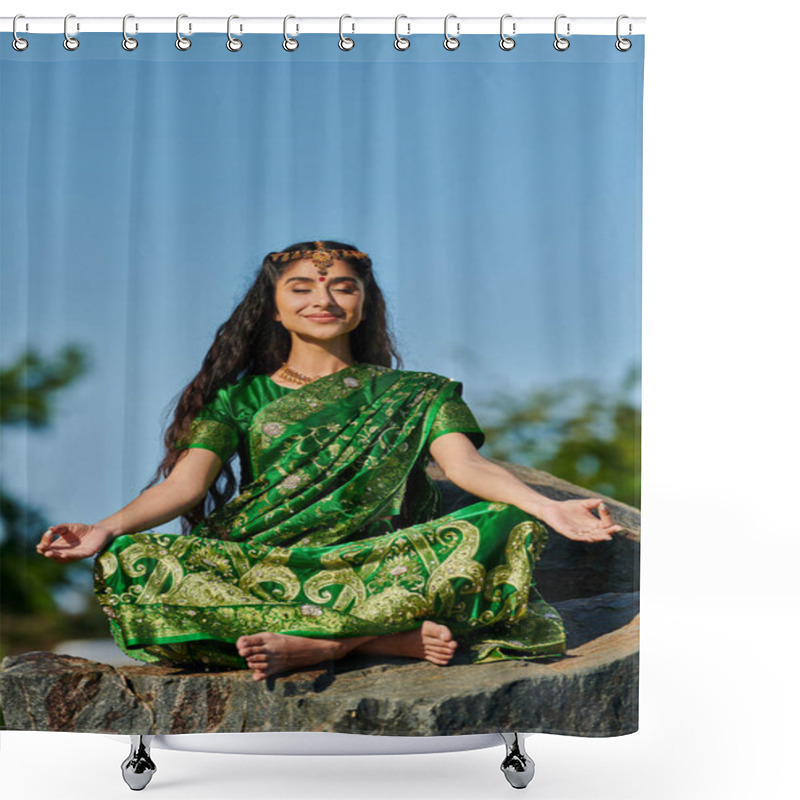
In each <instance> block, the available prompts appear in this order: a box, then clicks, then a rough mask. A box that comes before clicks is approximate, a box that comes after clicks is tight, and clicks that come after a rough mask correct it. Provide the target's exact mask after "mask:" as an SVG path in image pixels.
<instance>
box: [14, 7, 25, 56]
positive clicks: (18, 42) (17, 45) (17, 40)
mask: <svg viewBox="0 0 800 800" xmlns="http://www.w3.org/2000/svg"><path fill="white" fill-rule="evenodd" d="M18 19H27V18H26V16H25V15H24V14H17V15H16V16H15V17H14V21H13V22H12V23H11V32H12V33H13V34H14V39H13V40H12V42H11V46H12V47H13V48H14V49H15V50H19V51H22V50H25V48H27V46H28V40H27V39H23V38H22V37H21V36H17V20H18Z"/></svg>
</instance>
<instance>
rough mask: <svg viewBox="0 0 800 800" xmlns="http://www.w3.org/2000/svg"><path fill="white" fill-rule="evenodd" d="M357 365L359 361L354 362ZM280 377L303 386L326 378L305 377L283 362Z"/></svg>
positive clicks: (318, 376)
mask: <svg viewBox="0 0 800 800" xmlns="http://www.w3.org/2000/svg"><path fill="white" fill-rule="evenodd" d="M357 363H358V362H357V361H354V362H353V364H357ZM344 369H347V367H344ZM336 371H337V372H340V371H341V370H336ZM331 374H333V373H331ZM278 375H280V376H281V377H282V378H285V379H286V380H287V381H290V382H291V383H299V384H301V385H303V386H304V385H305V384H307V383H311V382H312V381H315V380H317V378H323V377H325V376H324V375H314V376H313V377H311V376H309V375H303V373H302V372H297V370H294V369H292V368H291V367H289V366H287V364H286V362H285V361H284V362H283V364H281V368H280V369H279V370H278Z"/></svg>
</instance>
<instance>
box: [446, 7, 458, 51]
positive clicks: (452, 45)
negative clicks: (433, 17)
mask: <svg viewBox="0 0 800 800" xmlns="http://www.w3.org/2000/svg"><path fill="white" fill-rule="evenodd" d="M450 17H456V19H457V18H458V17H457V15H456V14H448V15H447V16H446V17H445V18H444V42H442V44H443V45H444V49H445V50H450V51H451V52H452V51H453V50H458V47H459V45H460V44H461V42H460V41H459V40H458V35H459V33H460V32H461V23H460V22H456V35H455V36H451V35H450V34H449V33H448V32H447V23H448V21H449V20H450Z"/></svg>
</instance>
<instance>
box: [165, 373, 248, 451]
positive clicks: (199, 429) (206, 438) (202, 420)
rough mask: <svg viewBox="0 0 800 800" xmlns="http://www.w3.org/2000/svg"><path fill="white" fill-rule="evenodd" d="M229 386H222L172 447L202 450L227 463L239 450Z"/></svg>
mask: <svg viewBox="0 0 800 800" xmlns="http://www.w3.org/2000/svg"><path fill="white" fill-rule="evenodd" d="M230 389H231V385H227V386H223V387H222V388H221V389H219V390H218V391H217V394H216V397H214V399H213V400H211V401H209V402H208V403H206V404H205V405H204V406H203V407H202V408H201V409H200V411H198V412H197V416H196V417H195V418H194V419H193V420H192V422H191V424H190V426H189V431H188V433H187V435H186V436H184V437H182V438H181V439H180V440H179V441H178V442H177V443H176V444H175V446H174V449H175V450H183V449H186V448H189V447H202V448H204V449H205V450H211V451H212V452H214V453H216V454H217V455H218V456H219V457H220V459H221V460H222V462H223V463H224V462H225V461H227V460H228V459H229V458H230V457H231V456H232V455H233V454H234V453H235V452H236V450H237V448H238V447H239V441H240V434H239V428H238V426H237V424H236V417H235V415H234V413H233V409H232V408H231V401H230Z"/></svg>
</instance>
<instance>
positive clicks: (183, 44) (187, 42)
mask: <svg viewBox="0 0 800 800" xmlns="http://www.w3.org/2000/svg"><path fill="white" fill-rule="evenodd" d="M188 16H189V15H188V14H178V18H177V19H176V20H175V36H176V37H177V38H176V39H175V47H177V48H178V50H188V49H189V48H190V47H191V46H192V40H191V39H187V38H186V37H185V36H181V19H183V18H184V17H188ZM189 30H190V31H191V30H192V26H191V25H189Z"/></svg>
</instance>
